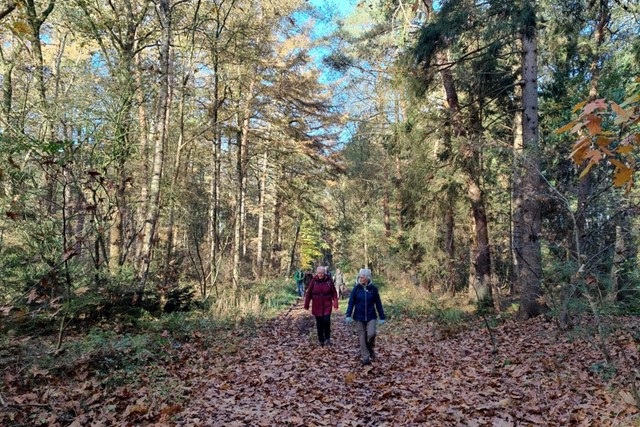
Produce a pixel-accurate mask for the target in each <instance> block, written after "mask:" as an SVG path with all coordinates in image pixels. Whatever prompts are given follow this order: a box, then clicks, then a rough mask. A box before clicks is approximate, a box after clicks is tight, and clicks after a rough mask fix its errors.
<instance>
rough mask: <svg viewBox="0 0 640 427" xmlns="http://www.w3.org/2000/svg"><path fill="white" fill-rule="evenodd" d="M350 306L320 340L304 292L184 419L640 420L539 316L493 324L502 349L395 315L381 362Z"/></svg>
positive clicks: (210, 378) (383, 330)
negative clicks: (362, 340)
mask: <svg viewBox="0 0 640 427" xmlns="http://www.w3.org/2000/svg"><path fill="white" fill-rule="evenodd" d="M345 307H346V301H341V303H340V309H339V310H338V311H334V313H333V315H332V341H333V342H334V345H333V346H330V347H320V346H318V344H317V339H316V332H315V320H314V318H313V317H312V316H311V314H310V312H308V311H305V310H304V309H303V308H302V302H301V301H300V300H298V302H297V303H296V304H295V305H294V306H293V307H291V309H290V310H289V311H288V312H286V313H283V314H282V315H280V316H278V317H277V318H275V319H273V320H271V321H270V322H269V323H268V325H267V326H266V327H263V328H261V330H260V332H259V334H258V336H257V337H256V338H255V339H251V340H250V341H249V342H247V343H246V344H247V345H246V347H244V348H243V349H241V350H239V351H238V352H236V353H235V354H233V355H229V356H225V357H222V360H217V361H216V363H215V364H214V366H211V368H210V369H208V370H207V373H206V375H205V376H204V377H203V378H202V379H201V380H200V382H199V384H198V385H195V384H194V389H192V390H193V398H192V399H191V401H190V404H189V405H188V406H187V407H184V408H182V410H181V411H180V414H179V416H178V417H179V421H178V423H177V425H181V426H202V425H207V426H215V425H220V426H245V425H247V426H272V425H291V426H325V425H326V426H407V425H430V426H457V425H463V426H520V425H527V426H536V425H540V426H542V425H544V426H553V425H557V426H560V425H562V426H565V425H585V426H586V425H598V426H599V425H603V426H610V425H611V426H613V425H621V426H626V425H640V424H638V423H639V422H640V420H639V419H638V418H637V412H638V411H637V407H636V406H634V405H630V404H629V403H630V402H628V400H629V396H628V395H625V394H620V393H619V392H617V391H614V389H612V388H611V386H613V385H620V384H612V383H607V382H605V381H604V380H603V379H602V376H601V375H597V372H596V373H594V369H593V367H594V366H598V363H600V362H601V360H600V359H601V355H600V354H599V353H598V352H596V351H594V350H593V349H592V348H591V347H589V344H588V343H586V342H584V341H581V340H573V341H572V342H569V341H568V340H566V339H565V338H563V336H561V335H559V334H558V333H557V332H556V331H555V328H554V327H553V325H552V324H550V323H547V322H545V321H544V320H542V319H536V320H533V321H530V322H526V323H508V324H506V325H503V326H500V327H498V328H496V329H495V330H494V332H493V333H494V336H495V339H496V342H497V343H498V345H497V351H496V352H495V353H492V351H491V350H492V344H491V339H490V337H489V334H488V332H487V331H486V329H482V328H480V327H478V328H475V329H467V330H465V331H462V332H460V333H458V334H457V335H456V336H453V337H448V338H447V337H443V336H442V335H441V334H440V332H439V331H438V330H437V329H436V328H434V327H431V326H430V325H428V324H426V323H418V322H413V321H411V320H406V321H404V322H402V324H397V325H394V324H393V320H392V321H391V322H388V323H387V324H385V325H384V326H383V327H380V328H379V330H378V339H377V349H378V358H377V360H375V361H374V362H373V364H372V365H370V366H361V364H360V358H359V349H358V343H357V336H356V334H355V332H354V331H353V329H352V326H349V325H346V324H345V322H344V314H343V313H344V308H345ZM628 338H629V337H626V336H625V337H624V338H623V337H621V338H620V342H619V343H617V342H614V343H612V349H611V350H613V351H614V352H616V354H619V355H621V356H624V357H622V358H621V360H624V361H625V363H623V365H626V364H627V363H628V364H629V365H627V366H622V365H621V366H619V371H620V370H625V369H633V367H634V366H635V367H636V368H637V366H638V362H639V359H638V350H637V345H636V346H635V347H633V345H628V344H629V341H628ZM618 344H619V346H620V348H614V347H617V345H618ZM627 385H628V384H627ZM623 393H624V392H623ZM625 398H626V399H625ZM631 403H632V402H631ZM632 423H633V424H632Z"/></svg>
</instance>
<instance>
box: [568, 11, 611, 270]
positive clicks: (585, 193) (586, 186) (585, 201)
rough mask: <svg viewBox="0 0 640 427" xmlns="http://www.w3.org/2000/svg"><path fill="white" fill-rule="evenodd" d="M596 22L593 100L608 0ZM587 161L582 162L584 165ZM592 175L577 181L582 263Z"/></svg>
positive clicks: (588, 247)
mask: <svg viewBox="0 0 640 427" xmlns="http://www.w3.org/2000/svg"><path fill="white" fill-rule="evenodd" d="M596 7H597V8H598V23H597V24H596V28H595V44H596V46H595V49H594V55H593V57H592V58H591V65H590V67H589V68H590V73H591V81H590V82H589V100H591V101H594V100H595V99H596V97H597V96H598V84H599V83H600V73H601V69H602V45H603V44H604V43H605V41H606V33H607V28H608V25H609V20H610V17H611V15H610V12H609V0H597V6H596ZM586 164H587V162H585V164H583V167H586ZM593 185H594V183H593V176H592V174H589V173H588V174H586V175H585V176H583V177H582V178H581V179H580V182H579V183H578V192H577V193H578V194H577V196H578V203H577V209H576V215H575V216H576V227H577V228H578V236H579V238H580V247H581V249H582V255H583V256H584V259H580V260H578V263H579V264H583V263H584V261H585V260H586V259H589V258H590V256H591V255H592V254H593V250H592V245H590V244H589V242H588V241H585V238H586V236H587V230H586V226H587V222H588V217H587V215H588V214H587V210H588V207H589V197H591V195H592V194H593Z"/></svg>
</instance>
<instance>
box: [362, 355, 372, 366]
mask: <svg viewBox="0 0 640 427" xmlns="http://www.w3.org/2000/svg"><path fill="white" fill-rule="evenodd" d="M362 365H363V366H364V365H371V360H370V359H369V358H368V357H367V358H366V359H362Z"/></svg>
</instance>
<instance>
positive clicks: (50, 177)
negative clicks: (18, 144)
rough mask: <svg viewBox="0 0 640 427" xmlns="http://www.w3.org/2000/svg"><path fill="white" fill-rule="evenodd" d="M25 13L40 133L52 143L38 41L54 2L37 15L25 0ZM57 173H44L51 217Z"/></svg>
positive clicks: (51, 121) (51, 127) (45, 206)
mask: <svg viewBox="0 0 640 427" xmlns="http://www.w3.org/2000/svg"><path fill="white" fill-rule="evenodd" d="M24 5H25V11H26V16H27V22H28V24H29V29H30V30H31V33H30V34H29V37H30V39H31V47H32V49H33V61H34V63H35V64H34V65H35V66H34V73H33V74H34V77H35V80H36V89H37V91H38V96H39V97H40V108H41V109H42V111H41V114H42V117H43V119H44V120H43V123H44V129H43V133H42V139H43V142H45V143H47V142H50V141H53V139H54V135H53V131H54V129H53V118H52V116H51V109H50V107H49V100H48V99H47V88H46V82H45V75H44V71H45V67H44V57H43V55H42V42H41V40H40V31H41V28H42V24H44V21H45V20H46V19H47V17H48V16H49V14H50V13H51V12H52V11H53V8H54V6H55V0H49V4H48V5H47V8H46V9H45V10H43V11H42V13H38V11H37V10H36V4H35V0H25V3H24ZM56 175H57V172H56V171H55V168H53V167H50V168H48V170H46V171H45V173H44V181H45V182H46V192H47V195H46V197H45V200H44V203H45V205H44V209H45V211H46V212H47V213H48V214H49V215H52V214H54V213H55V209H56V201H55V197H56V186H57V177H56Z"/></svg>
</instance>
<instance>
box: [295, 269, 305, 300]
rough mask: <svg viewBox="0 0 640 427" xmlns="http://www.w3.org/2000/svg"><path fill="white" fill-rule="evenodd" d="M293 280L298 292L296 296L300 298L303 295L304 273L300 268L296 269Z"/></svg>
mask: <svg viewBox="0 0 640 427" xmlns="http://www.w3.org/2000/svg"><path fill="white" fill-rule="evenodd" d="M293 279H294V280H295V281H296V287H297V291H298V296H299V297H301V296H303V295H304V281H303V279H304V272H303V271H302V269H301V268H299V269H297V270H296V272H295V274H294V275H293Z"/></svg>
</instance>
